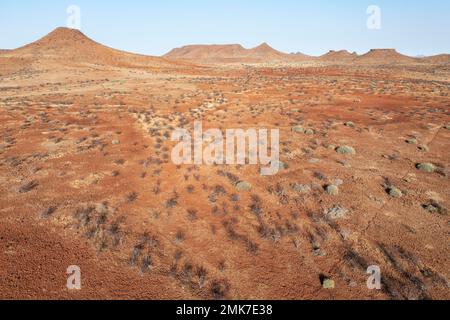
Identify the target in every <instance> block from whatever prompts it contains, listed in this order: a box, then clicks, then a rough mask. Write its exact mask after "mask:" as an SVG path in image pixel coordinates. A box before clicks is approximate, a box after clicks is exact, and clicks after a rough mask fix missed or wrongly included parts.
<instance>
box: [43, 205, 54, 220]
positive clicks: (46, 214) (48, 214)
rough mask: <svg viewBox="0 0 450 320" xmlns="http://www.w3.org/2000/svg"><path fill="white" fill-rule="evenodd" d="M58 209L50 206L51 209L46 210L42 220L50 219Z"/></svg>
mask: <svg viewBox="0 0 450 320" xmlns="http://www.w3.org/2000/svg"><path fill="white" fill-rule="evenodd" d="M56 209H57V207H56V206H50V207H49V208H47V210H45V211H44V212H42V214H41V217H42V219H47V218H49V217H50V216H51V215H52V214H53V213H55V211H56Z"/></svg>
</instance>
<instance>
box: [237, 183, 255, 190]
mask: <svg viewBox="0 0 450 320" xmlns="http://www.w3.org/2000/svg"><path fill="white" fill-rule="evenodd" d="M251 189H252V185H251V184H250V183H248V182H245V181H239V182H238V183H237V184H236V190H238V191H250V190H251Z"/></svg>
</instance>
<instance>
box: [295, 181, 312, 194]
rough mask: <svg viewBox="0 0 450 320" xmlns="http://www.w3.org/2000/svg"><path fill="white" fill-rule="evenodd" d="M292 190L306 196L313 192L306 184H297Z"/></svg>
mask: <svg viewBox="0 0 450 320" xmlns="http://www.w3.org/2000/svg"><path fill="white" fill-rule="evenodd" d="M292 189H294V191H295V192H298V193H302V194H306V193H310V192H311V187H310V186H309V185H306V184H298V183H295V184H294V185H293V186H292Z"/></svg>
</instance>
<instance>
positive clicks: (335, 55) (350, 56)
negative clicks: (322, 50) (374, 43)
mask: <svg viewBox="0 0 450 320" xmlns="http://www.w3.org/2000/svg"><path fill="white" fill-rule="evenodd" d="M357 57H358V55H357V54H356V52H353V53H350V52H348V51H347V50H340V51H334V50H331V51H329V52H328V53H326V54H324V55H323V56H320V57H319V60H320V61H327V62H336V63H339V62H351V61H354V60H355V59H356V58H357Z"/></svg>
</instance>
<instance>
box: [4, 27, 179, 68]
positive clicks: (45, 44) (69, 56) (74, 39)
mask: <svg viewBox="0 0 450 320" xmlns="http://www.w3.org/2000/svg"><path fill="white" fill-rule="evenodd" d="M2 56H3V57H6V58H10V59H22V60H27V61H32V62H43V61H54V62H55V61H58V62H59V63H62V64H80V63H84V64H99V65H110V66H123V67H134V66H136V67H137V66H139V67H154V68H160V67H167V68H173V67H178V65H179V64H178V63H175V62H173V61H168V60H166V59H164V58H161V57H152V56H144V55H138V54H133V53H128V52H124V51H119V50H115V49H112V48H109V47H106V46H104V45H101V44H99V43H97V42H95V41H93V40H91V39H89V38H88V37H87V36H85V35H84V34H83V33H82V32H80V31H78V30H74V29H69V28H57V29H55V30H54V31H52V32H51V33H49V34H48V35H46V36H44V37H43V38H41V39H39V40H37V41H35V42H33V43H30V44H28V45H26V46H23V47H21V48H18V49H15V50H7V51H5V52H4V53H3V54H2Z"/></svg>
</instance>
